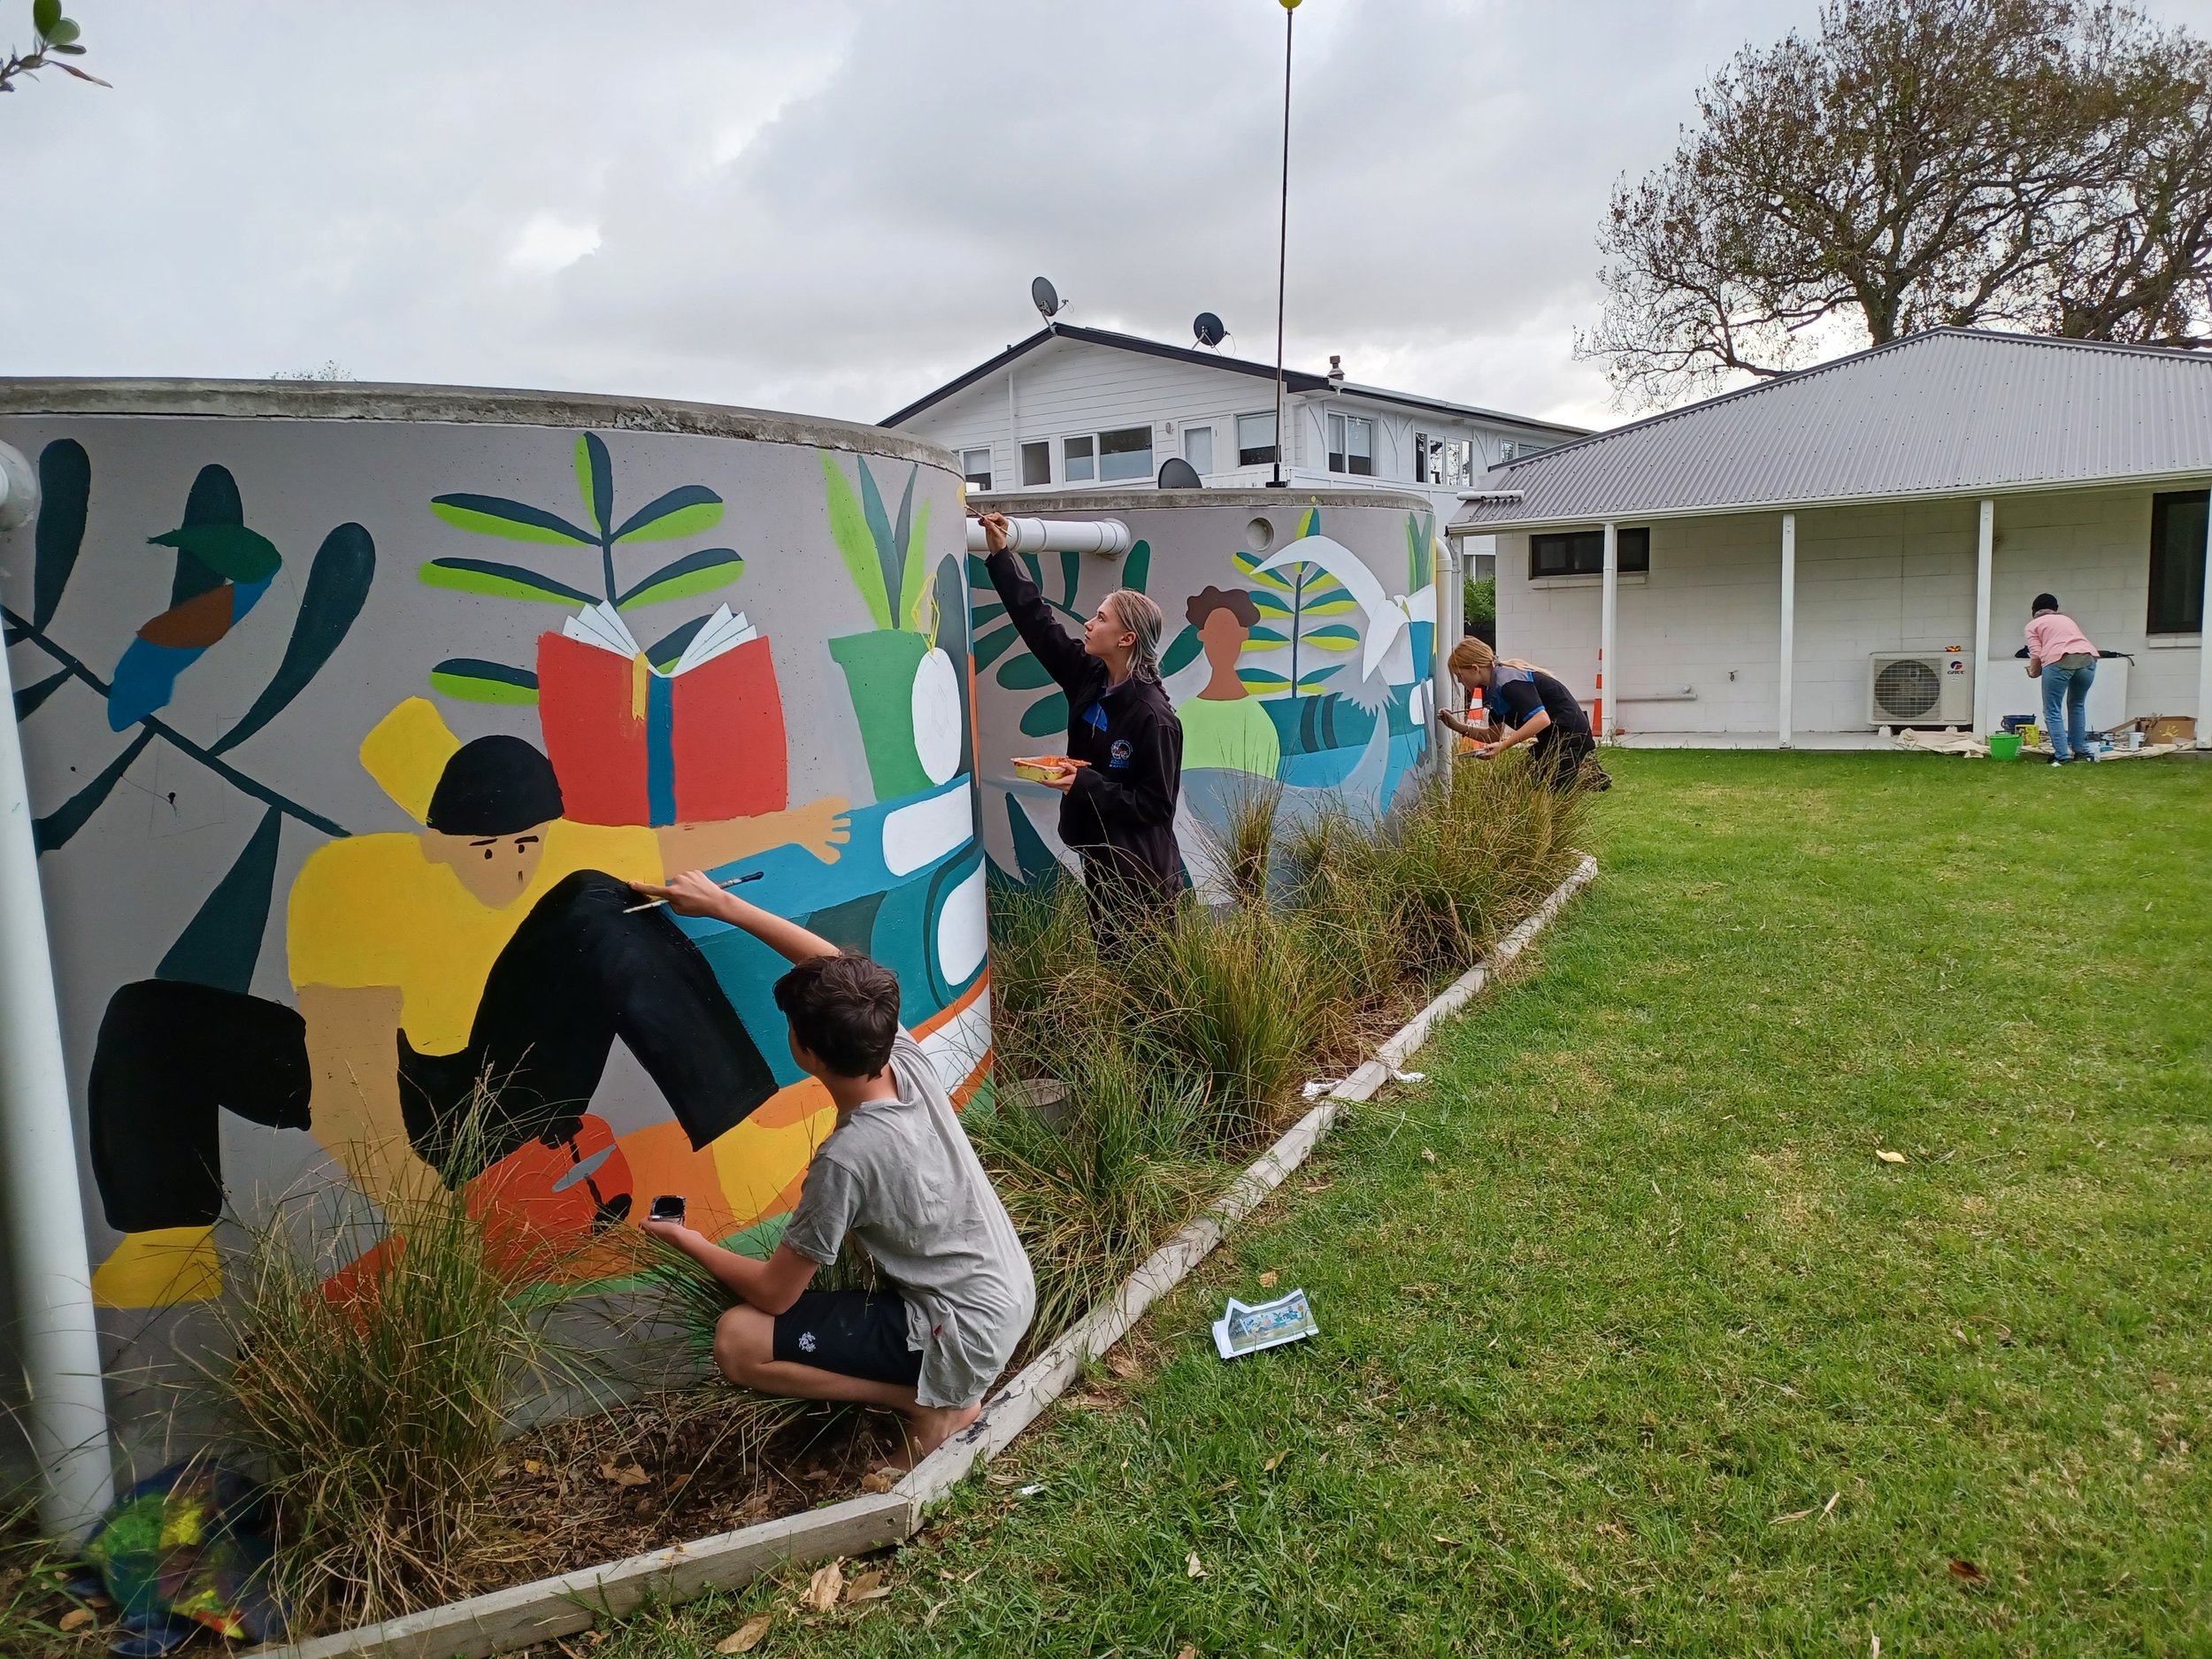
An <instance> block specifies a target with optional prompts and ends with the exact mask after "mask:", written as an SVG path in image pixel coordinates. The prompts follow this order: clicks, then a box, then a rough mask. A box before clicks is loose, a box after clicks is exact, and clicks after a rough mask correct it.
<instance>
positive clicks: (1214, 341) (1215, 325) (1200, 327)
mask: <svg viewBox="0 0 2212 1659" xmlns="http://www.w3.org/2000/svg"><path fill="white" fill-rule="evenodd" d="M1190 331H1191V333H1193V334H1196V335H1197V336H1198V343H1199V344H1200V345H1202V346H1217V345H1219V344H1220V343H1221V342H1223V341H1224V340H1225V339H1227V338H1228V335H1229V331H1228V329H1227V328H1225V327H1224V326H1222V321H1221V319H1220V318H1218V317H1217V316H1215V315H1214V314H1213V313H1212V312H1211V311H1201V312H1199V313H1198V316H1197V318H1196V319H1195V320H1194V321H1193V322H1192V324H1191V326H1190Z"/></svg>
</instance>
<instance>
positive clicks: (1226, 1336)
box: [1214, 1290, 1321, 1359]
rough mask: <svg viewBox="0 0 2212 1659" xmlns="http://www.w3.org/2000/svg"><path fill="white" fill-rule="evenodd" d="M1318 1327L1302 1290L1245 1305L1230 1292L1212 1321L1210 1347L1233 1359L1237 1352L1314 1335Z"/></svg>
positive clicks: (1278, 1344) (1255, 1351)
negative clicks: (1226, 1304) (1225, 1308)
mask: <svg viewBox="0 0 2212 1659" xmlns="http://www.w3.org/2000/svg"><path fill="white" fill-rule="evenodd" d="M1320 1330H1321V1327H1320V1326H1319V1325H1316V1324H1315V1323H1314V1319H1313V1310H1312V1309H1311V1308H1310V1307H1308V1306H1307V1305H1306V1293H1305V1292H1304V1291H1302V1290H1294V1291H1292V1292H1291V1293H1290V1294H1288V1295H1287V1296H1278V1297H1276V1298H1275V1300H1274V1301H1272V1302H1255V1303H1252V1304H1251V1305H1249V1306H1248V1305H1246V1304H1245V1303H1243V1302H1239V1301H1238V1300H1237V1299H1236V1298H1235V1297H1234V1296H1232V1297H1230V1298H1229V1308H1228V1311H1227V1312H1225V1313H1224V1314H1223V1315H1222V1316H1221V1317H1220V1318H1218V1319H1217V1320H1215V1321H1214V1348H1216V1349H1217V1351H1218V1352H1219V1353H1220V1355H1221V1357H1222V1358H1224V1359H1235V1358H1237V1357H1238V1356H1240V1355H1244V1354H1256V1353H1257V1352H1259V1350H1260V1349H1262V1348H1279V1347H1281V1346H1282V1345H1283V1344H1284V1343H1286V1342H1295V1341H1297V1340H1299V1339H1300V1338H1302V1337H1309V1336H1316V1335H1318V1334H1319V1333H1320Z"/></svg>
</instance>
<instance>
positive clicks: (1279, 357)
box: [1268, 0, 1298, 489]
mask: <svg viewBox="0 0 2212 1659" xmlns="http://www.w3.org/2000/svg"><path fill="white" fill-rule="evenodd" d="M1297 4H1298V0H1283V193H1282V216H1281V219H1280V220H1279V229H1278V232H1277V236H1276V242H1275V476H1274V477H1273V478H1271V479H1270V480H1268V487H1269V488H1271V489H1280V488H1282V487H1283V435H1284V434H1283V281H1284V276H1285V273H1286V272H1287V271H1288V269H1289V266H1290V40H1291V30H1292V27H1293V26H1294V25H1295V24H1296V23H1297V21H1298V12H1297V10H1296V7H1297Z"/></svg>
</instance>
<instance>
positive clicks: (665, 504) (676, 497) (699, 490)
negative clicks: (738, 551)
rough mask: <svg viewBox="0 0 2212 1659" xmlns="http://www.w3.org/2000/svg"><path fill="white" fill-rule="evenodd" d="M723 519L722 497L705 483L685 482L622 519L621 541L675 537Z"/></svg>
mask: <svg viewBox="0 0 2212 1659" xmlns="http://www.w3.org/2000/svg"><path fill="white" fill-rule="evenodd" d="M721 522H722V498H721V497H720V496H719V495H716V494H715V493H714V492H713V491H712V490H710V489H709V488H707V487H706V486H705V485H704V484H684V485H680V486H679V487H678V488H674V489H672V490H670V491H669V492H668V493H667V494H666V495H661V496H658V497H657V498H656V499H654V500H652V501H649V502H648V503H645V505H644V506H642V507H641V508H639V509H638V510H637V511H635V512H634V513H632V514H631V515H630V516H629V517H628V518H625V519H624V520H623V521H622V527H621V528H620V529H619V530H618V531H616V532H615V533H614V539H615V540H616V541H675V540H677V539H678V538H679V537H680V536H687V535H699V534H703V533H704V532H706V531H709V530H711V529H713V528H714V526H717V525H718V524H720V523H721Z"/></svg>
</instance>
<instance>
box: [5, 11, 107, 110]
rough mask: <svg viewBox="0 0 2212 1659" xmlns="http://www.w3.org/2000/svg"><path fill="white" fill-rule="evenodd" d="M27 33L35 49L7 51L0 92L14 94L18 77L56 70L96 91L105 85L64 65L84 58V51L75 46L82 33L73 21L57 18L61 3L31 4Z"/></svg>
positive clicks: (76, 69)
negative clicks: (85, 83) (31, 38)
mask: <svg viewBox="0 0 2212 1659" xmlns="http://www.w3.org/2000/svg"><path fill="white" fill-rule="evenodd" d="M31 32H32V33H33V34H34V35H36V36H37V37H38V44H37V45H36V46H35V47H33V48H32V49H31V50H29V51H27V52H15V51H11V52H9V53H8V55H7V56H6V57H4V58H0V92H12V91H14V90H15V83H16V81H17V78H18V77H19V76H26V75H35V74H37V73H38V72H39V71H40V70H42V69H58V70H60V71H61V72H62V73H64V74H67V75H74V76H75V77H76V78H77V79H78V80H80V81H90V82H91V83H92V84H93V85H94V86H96V87H104V86H106V85H107V84H108V83H107V82H106V81H103V80H101V79H100V77H99V76H97V75H95V74H88V73H86V72H85V71H83V70H81V69H80V68H78V67H77V65H74V64H73V63H70V62H69V61H67V60H68V59H70V58H81V57H83V56H84V48H83V47H82V46H81V45H80V44H79V43H78V37H79V36H80V35H82V34H83V33H84V31H83V30H82V29H81V28H79V27H77V20H76V19H74V18H65V17H64V16H63V15H62V14H61V0H31Z"/></svg>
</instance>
